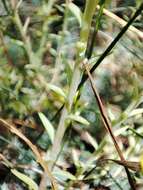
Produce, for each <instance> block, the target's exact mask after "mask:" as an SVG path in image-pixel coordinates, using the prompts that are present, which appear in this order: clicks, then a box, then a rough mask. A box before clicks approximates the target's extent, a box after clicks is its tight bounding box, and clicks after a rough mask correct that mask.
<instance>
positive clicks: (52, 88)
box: [47, 84, 66, 98]
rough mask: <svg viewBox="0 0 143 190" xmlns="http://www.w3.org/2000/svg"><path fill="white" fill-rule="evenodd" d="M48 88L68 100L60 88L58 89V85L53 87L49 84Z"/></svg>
mask: <svg viewBox="0 0 143 190" xmlns="http://www.w3.org/2000/svg"><path fill="white" fill-rule="evenodd" d="M47 87H48V88H49V89H50V90H52V91H54V92H55V93H56V94H58V95H60V96H62V97H64V98H66V95H65V93H64V91H63V90H62V89H61V88H60V87H58V86H56V85H53V84H47Z"/></svg>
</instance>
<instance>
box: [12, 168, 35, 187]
mask: <svg viewBox="0 0 143 190" xmlns="http://www.w3.org/2000/svg"><path fill="white" fill-rule="evenodd" d="M11 172H12V173H13V174H14V175H15V176H16V177H17V178H19V179H20V180H21V181H23V182H24V183H25V184H27V185H28V188H29V190H38V185H37V184H36V183H35V182H34V181H33V180H32V179H31V178H30V177H28V176H27V175H25V174H23V173H21V172H19V171H17V170H16V169H11Z"/></svg>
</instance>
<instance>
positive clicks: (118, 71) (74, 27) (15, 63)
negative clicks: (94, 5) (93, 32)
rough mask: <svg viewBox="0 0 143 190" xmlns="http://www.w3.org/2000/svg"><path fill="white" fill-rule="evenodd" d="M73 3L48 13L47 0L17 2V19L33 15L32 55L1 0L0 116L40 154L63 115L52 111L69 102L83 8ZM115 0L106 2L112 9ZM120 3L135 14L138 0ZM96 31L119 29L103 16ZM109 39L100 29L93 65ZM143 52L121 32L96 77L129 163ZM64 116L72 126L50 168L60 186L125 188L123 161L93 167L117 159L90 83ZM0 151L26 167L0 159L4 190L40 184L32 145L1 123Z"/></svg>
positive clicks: (137, 131) (134, 155) (136, 134)
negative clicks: (27, 142)
mask: <svg viewBox="0 0 143 190" xmlns="http://www.w3.org/2000/svg"><path fill="white" fill-rule="evenodd" d="M17 2H18V1H17ZM115 2H116V1H114V3H115ZM73 3H74V4H72V5H71V6H70V7H68V8H66V5H65V1H55V3H54V5H53V7H52V10H50V11H51V13H50V15H47V12H46V11H47V9H46V8H47V7H48V6H47V5H48V1H46V0H45V1H44V0H31V1H30V0H29V1H24V0H23V1H22V3H21V5H20V7H19V11H18V12H19V17H20V20H21V22H22V24H23V25H24V23H25V21H26V19H27V18H28V17H29V18H30V23H29V25H28V29H27V33H28V34H27V35H28V36H30V44H31V47H32V52H33V54H34V55H33V54H32V53H31V52H28V51H27V49H26V44H25V43H26V41H25V40H24V39H23V37H22V35H21V31H20V28H19V27H18V26H17V24H16V23H15V21H14V19H13V17H14V15H13V11H12V8H11V6H10V3H9V1H6V0H3V1H1V2H0V14H1V15H0V117H1V118H4V119H5V120H7V121H8V122H10V123H12V124H13V125H15V126H16V127H17V128H19V130H20V131H22V133H23V134H24V135H25V136H27V137H28V138H29V139H30V140H31V141H32V142H33V144H35V145H36V146H37V147H38V149H39V150H40V151H41V154H43V155H44V157H45V159H46V157H47V156H48V154H49V151H50V147H51V145H52V143H53V140H54V135H55V131H56V127H57V126H58V120H59V118H60V114H61V113H60V112H59V113H58V114H56V113H57V110H59V109H60V107H61V106H62V105H63V103H66V96H67V93H68V89H69V86H70V83H71V78H72V73H73V65H74V61H75V56H76V43H77V42H78V40H79V31H80V22H81V17H80V11H83V10H84V5H85V1H82V0H75V1H73ZM112 3H113V1H110V2H108V6H109V7H108V8H111V10H112V6H113V5H112ZM138 3H140V2H138ZM118 6H124V7H122V8H125V9H127V10H130V12H131V13H130V14H131V15H132V13H133V12H134V10H135V9H136V6H137V4H136V3H135V1H124V4H120V5H118ZM125 9H123V10H125ZM113 10H114V9H113ZM116 12H117V13H118V14H119V15H120V16H122V17H123V18H125V19H127V20H128V19H129V18H128V17H130V16H131V15H128V14H127V15H126V14H125V12H124V11H123V12H122V9H120V7H119V11H118V7H117V8H116V10H115V13H116ZM142 18H143V16H142V15H140V16H139V18H138V19H137V21H136V22H135V23H134V25H135V26H137V27H138V28H139V29H140V30H141V29H142V24H143V23H142ZM111 25H112V26H111ZM108 28H109V30H108ZM100 30H101V31H103V33H105V34H106V35H107V36H109V39H113V38H114V35H113V32H115V33H117V32H118V31H119V30H120V28H119V26H118V25H115V23H114V22H113V23H111V20H109V18H107V16H104V15H103V16H102V19H101V26H100ZM103 36H104V35H103ZM107 43H108V42H107V41H106V40H105V41H104V40H102V36H101V37H100V35H99V37H98V39H97V40H96V42H95V47H94V52H93V56H92V59H91V62H93V63H94V60H96V59H97V58H98V57H99V56H100V55H101V54H102V52H103V50H104V49H105V48H106V47H107ZM142 50H143V45H142V42H141V41H140V40H139V39H134V38H133V39H132V38H130V36H128V35H125V36H124V37H123V38H122V40H120V41H119V42H118V45H117V46H116V48H115V49H114V50H113V52H111V54H110V55H108V56H107V58H106V59H105V62H103V64H102V65H101V66H100V67H99V68H98V69H97V70H96V74H95V76H94V79H95V82H96V86H97V88H98V91H99V93H100V95H101V98H102V99H103V102H104V104H105V106H106V110H107V113H108V115H109V118H110V121H111V122H112V125H113V130H114V132H115V136H118V140H119V144H120V146H121V149H122V152H123V154H124V155H125V157H126V158H127V159H128V158H129V159H130V160H131V161H132V160H133V161H134V160H135V161H139V160H140V156H141V151H142V149H141V147H142V144H143V140H142V138H143V126H142V122H143V119H142V113H143V108H142V102H143V97H142V90H143V84H142V79H143V77H142V76H143V75H142V74H143V65H142V61H143V56H142ZM31 54H32V55H31ZM29 55H30V56H31V57H32V58H29ZM31 60H32V61H31ZM75 99H76V98H75ZM55 114H56V116H55ZM68 119H69V120H70V121H72V123H71V125H72V126H71V127H69V128H68V129H67V131H66V133H65V136H64V140H63V145H62V147H63V149H62V151H61V154H60V158H59V160H58V162H57V166H56V167H55V170H54V171H53V176H54V177H55V178H56V179H57V181H58V185H59V187H60V188H61V189H68V188H70V187H73V189H81V188H84V189H95V188H97V189H98V188H99V189H100V188H101V189H113V190H114V189H120V190H121V189H124V190H125V189H129V185H128V181H127V178H126V175H125V172H124V170H123V167H122V166H119V165H118V164H116V163H113V162H107V163H105V164H104V165H100V164H99V165H98V163H97V162H96V161H97V160H98V159H99V158H111V159H116V160H118V155H117V153H116V151H115V149H114V146H113V143H112V141H111V139H110V137H109V136H108V135H107V133H106V131H105V130H104V128H103V123H102V121H101V117H100V113H99V109H98V106H97V104H96V101H95V99H94V95H93V92H92V89H91V87H90V84H89V82H88V81H87V83H86V84H85V85H84V86H83V88H82V90H81V97H80V100H79V101H78V102H77V103H75V105H74V108H73V110H72V113H71V114H70V115H69V118H68ZM67 122H68V121H67ZM53 126H55V127H53ZM0 152H1V153H2V154H3V155H4V156H5V157H6V158H7V159H8V160H10V161H11V163H12V165H13V166H14V167H15V168H16V167H17V168H18V165H23V166H25V165H26V166H27V168H28V169H26V167H25V168H24V167H23V168H22V167H21V168H19V169H18V170H15V169H11V170H10V169H9V168H8V167H7V166H5V165H4V164H3V163H0V189H1V190H5V189H20V190H21V189H27V188H29V189H30V188H31V189H34V190H35V189H37V188H38V184H40V179H41V174H42V169H41V168H40V166H39V165H38V163H37V162H36V160H35V157H34V155H33V153H32V151H31V150H30V149H29V147H27V145H25V144H24V143H23V142H22V141H21V140H20V139H19V138H18V137H17V136H14V135H13V134H11V133H10V132H9V131H7V130H6V129H5V128H3V127H1V128H0ZM95 166H96V168H95V169H94V171H93V172H91V174H90V175H88V176H87V178H85V180H83V181H80V177H81V176H82V177H83V176H84V175H86V174H87V173H88V171H89V170H91V169H92V168H94V167H95ZM1 171H2V172H1ZM132 174H133V177H134V178H135V180H136V182H137V183H138V184H140V183H143V181H142V179H141V173H140V172H136V173H135V172H134V173H132ZM27 176H29V178H28V177H27ZM34 181H35V182H34Z"/></svg>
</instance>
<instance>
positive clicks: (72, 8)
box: [68, 3, 82, 26]
mask: <svg viewBox="0 0 143 190" xmlns="http://www.w3.org/2000/svg"><path fill="white" fill-rule="evenodd" d="M68 8H69V10H70V11H71V12H72V13H73V15H74V16H75V17H76V19H77V21H78V23H79V25H80V26H81V23H82V13H81V11H80V9H79V7H77V6H76V5H75V4H74V3H69V4H68Z"/></svg>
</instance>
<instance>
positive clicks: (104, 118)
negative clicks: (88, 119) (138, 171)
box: [84, 60, 136, 190]
mask: <svg viewBox="0 0 143 190" xmlns="http://www.w3.org/2000/svg"><path fill="white" fill-rule="evenodd" d="M87 62H88V60H85V64H84V66H85V70H86V71H87V75H88V78H89V81H90V84H91V87H92V90H93V93H94V96H95V98H96V101H97V104H98V107H99V110H100V113H101V117H102V121H103V123H104V126H105V129H106V130H107V132H108V133H109V134H110V136H111V138H112V141H113V143H114V146H115V148H116V151H117V153H118V155H119V157H120V159H121V161H123V162H125V163H126V160H125V158H124V156H123V154H122V151H121V149H120V147H119V145H118V143H117V139H116V137H115V136H114V133H113V131H112V126H111V124H110V121H109V119H108V116H107V114H106V111H105V109H104V106H103V104H102V101H101V99H100V96H99V94H98V92H97V90H96V87H95V85H94V80H93V78H92V75H91V73H90V71H89V69H88V66H87ZM124 168H125V171H126V174H127V177H128V181H129V184H130V187H131V189H132V190H136V188H135V184H134V181H133V179H132V177H131V174H130V172H129V170H128V168H127V166H124Z"/></svg>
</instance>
